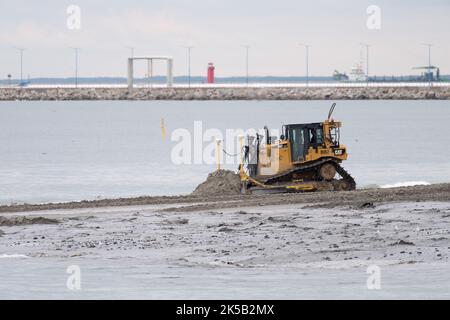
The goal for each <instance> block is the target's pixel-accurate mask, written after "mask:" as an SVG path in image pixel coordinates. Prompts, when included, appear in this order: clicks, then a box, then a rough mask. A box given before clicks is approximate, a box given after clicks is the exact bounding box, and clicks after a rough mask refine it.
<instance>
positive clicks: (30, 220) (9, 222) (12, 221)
mask: <svg viewBox="0 0 450 320" xmlns="http://www.w3.org/2000/svg"><path fill="white" fill-rule="evenodd" d="M56 223H59V221H57V220H55V219H48V218H44V217H8V218H6V217H1V216H0V226H5V227H13V226H23V225H29V224H56Z"/></svg>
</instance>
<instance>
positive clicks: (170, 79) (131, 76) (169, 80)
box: [128, 56, 173, 89]
mask: <svg viewBox="0 0 450 320" xmlns="http://www.w3.org/2000/svg"><path fill="white" fill-rule="evenodd" d="M135 60H146V61H147V63H148V64H149V66H151V67H150V69H151V70H152V69H153V60H165V61H166V62H167V87H172V86H173V58H172V57H165V56H148V57H133V58H128V88H129V89H132V88H133V86H134V85H133V84H134V61H135ZM151 70H149V73H150V72H151Z"/></svg>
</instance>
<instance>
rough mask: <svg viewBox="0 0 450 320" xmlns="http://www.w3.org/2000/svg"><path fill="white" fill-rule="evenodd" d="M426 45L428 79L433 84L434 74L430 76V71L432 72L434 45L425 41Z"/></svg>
mask: <svg viewBox="0 0 450 320" xmlns="http://www.w3.org/2000/svg"><path fill="white" fill-rule="evenodd" d="M423 45H424V46H426V47H428V73H427V76H428V81H429V84H430V86H431V85H432V80H433V75H431V77H430V73H431V47H433V45H432V44H431V43H424V44H423Z"/></svg>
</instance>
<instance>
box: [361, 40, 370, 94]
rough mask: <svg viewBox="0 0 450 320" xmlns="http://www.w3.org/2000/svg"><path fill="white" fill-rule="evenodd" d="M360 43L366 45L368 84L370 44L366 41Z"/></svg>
mask: <svg viewBox="0 0 450 320" xmlns="http://www.w3.org/2000/svg"><path fill="white" fill-rule="evenodd" d="M361 45H362V46H364V47H366V77H367V79H366V81H367V85H369V48H370V47H371V45H370V44H367V43H361Z"/></svg>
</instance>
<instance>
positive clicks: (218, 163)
mask: <svg viewBox="0 0 450 320" xmlns="http://www.w3.org/2000/svg"><path fill="white" fill-rule="evenodd" d="M220 142H221V141H220V140H218V139H217V140H216V143H217V152H216V153H217V170H220Z"/></svg>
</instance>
